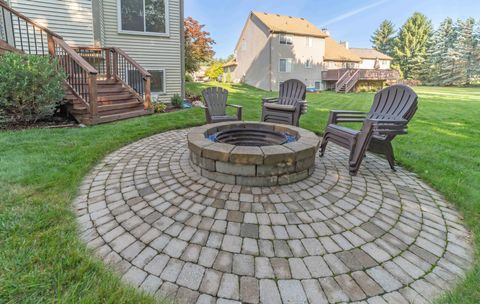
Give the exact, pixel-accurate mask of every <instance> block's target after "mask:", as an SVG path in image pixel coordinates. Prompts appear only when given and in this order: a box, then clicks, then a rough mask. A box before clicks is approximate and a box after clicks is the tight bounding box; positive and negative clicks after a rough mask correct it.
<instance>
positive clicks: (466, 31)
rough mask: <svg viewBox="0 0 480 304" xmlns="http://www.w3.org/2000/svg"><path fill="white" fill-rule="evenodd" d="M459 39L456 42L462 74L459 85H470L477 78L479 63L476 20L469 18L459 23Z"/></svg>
mask: <svg viewBox="0 0 480 304" xmlns="http://www.w3.org/2000/svg"><path fill="white" fill-rule="evenodd" d="M458 29H459V31H458V38H457V39H456V41H455V46H454V48H455V50H456V52H457V53H458V57H459V66H460V69H461V73H460V75H459V79H458V80H459V84H467V85H468V84H470V83H471V82H472V81H473V79H474V77H475V76H476V73H477V70H478V64H479V63H478V61H477V58H476V53H477V49H476V37H475V19H473V18H468V19H467V20H465V21H462V20H459V21H458Z"/></svg>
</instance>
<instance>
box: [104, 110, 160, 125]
mask: <svg viewBox="0 0 480 304" xmlns="http://www.w3.org/2000/svg"><path fill="white" fill-rule="evenodd" d="M152 113H153V111H151V110H144V109H141V110H136V111H129V112H124V113H115V114H109V115H101V116H100V118H98V119H97V120H96V122H97V123H105V122H110V121H115V120H120V119H127V118H132V117H138V116H144V115H150V114H152Z"/></svg>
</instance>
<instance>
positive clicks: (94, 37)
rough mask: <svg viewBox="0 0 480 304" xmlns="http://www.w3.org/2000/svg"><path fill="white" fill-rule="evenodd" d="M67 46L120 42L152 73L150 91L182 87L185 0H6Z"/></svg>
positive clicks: (168, 92)
mask: <svg viewBox="0 0 480 304" xmlns="http://www.w3.org/2000/svg"><path fill="white" fill-rule="evenodd" d="M7 2H8V3H9V4H10V6H11V7H12V8H14V9H16V10H18V11H19V12H21V13H22V14H24V15H26V16H27V17H30V18H31V19H33V20H34V21H36V22H38V23H39V24H41V25H43V26H45V27H47V28H48V29H50V30H52V31H54V32H56V33H58V34H59V35H61V36H62V37H63V38H64V40H65V41H66V42H67V43H68V44H70V45H71V46H96V47H118V48H121V49H122V50H123V51H125V52H126V53H127V54H128V55H129V56H130V57H131V58H133V59H134V60H135V61H137V62H138V63H139V64H140V65H141V66H142V67H144V68H145V69H146V70H147V71H149V72H150V74H151V75H152V78H151V81H152V87H151V90H152V94H153V95H159V96H160V97H161V99H162V100H163V101H169V99H170V97H171V96H173V95H174V94H182V91H183V74H184V73H183V72H182V69H183V64H182V61H183V58H182V54H183V47H182V36H183V35H182V32H183V31H182V26H183V11H182V10H183V8H182V6H183V3H182V2H183V0H29V1H25V0H9V1H7Z"/></svg>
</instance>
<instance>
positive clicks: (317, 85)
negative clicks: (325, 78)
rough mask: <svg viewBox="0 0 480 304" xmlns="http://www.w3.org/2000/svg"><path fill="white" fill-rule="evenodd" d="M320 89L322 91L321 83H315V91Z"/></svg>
mask: <svg viewBox="0 0 480 304" xmlns="http://www.w3.org/2000/svg"><path fill="white" fill-rule="evenodd" d="M321 89H322V82H321V81H315V90H321Z"/></svg>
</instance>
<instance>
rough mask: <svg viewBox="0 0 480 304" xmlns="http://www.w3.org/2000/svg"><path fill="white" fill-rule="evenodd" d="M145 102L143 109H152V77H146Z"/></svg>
mask: <svg viewBox="0 0 480 304" xmlns="http://www.w3.org/2000/svg"><path fill="white" fill-rule="evenodd" d="M144 81H145V100H144V102H143V108H144V109H145V110H148V109H150V108H151V107H152V92H151V80H150V76H145V78H144Z"/></svg>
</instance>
